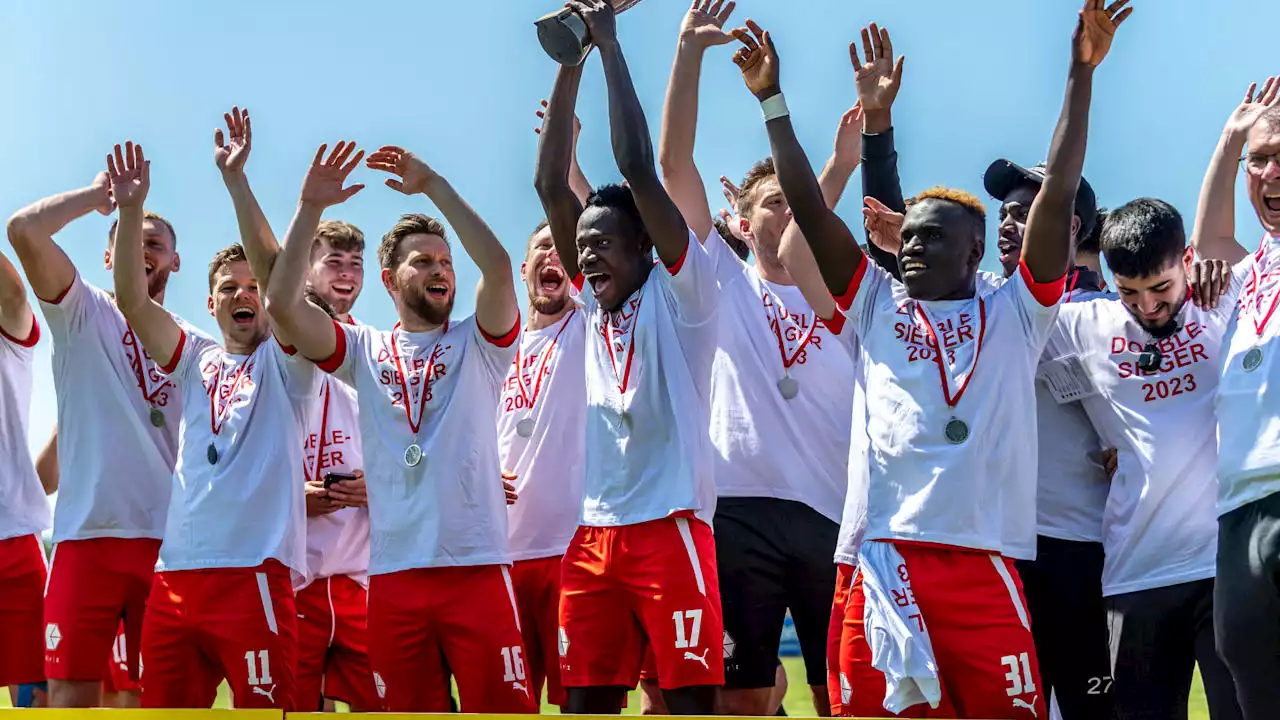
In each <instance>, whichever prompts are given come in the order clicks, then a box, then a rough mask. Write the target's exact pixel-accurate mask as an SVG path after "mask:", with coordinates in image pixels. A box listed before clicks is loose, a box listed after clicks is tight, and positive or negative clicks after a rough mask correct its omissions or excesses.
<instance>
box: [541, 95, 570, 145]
mask: <svg viewBox="0 0 1280 720" xmlns="http://www.w3.org/2000/svg"><path fill="white" fill-rule="evenodd" d="M537 115H538V120H539V121H540V122H539V124H538V127H536V128H534V129H533V132H534V133H535V134H537V135H541V134H542V126H543V125H545V124H546V121H547V101H546V100H543V101H542V103H541V104H540V105H539V107H538V112H537ZM580 134H582V121H581V120H579V119H578V116H577V115H574V116H573V144H574V145H577V144H578V135H580Z"/></svg>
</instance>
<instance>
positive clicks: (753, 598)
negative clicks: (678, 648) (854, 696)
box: [714, 498, 840, 689]
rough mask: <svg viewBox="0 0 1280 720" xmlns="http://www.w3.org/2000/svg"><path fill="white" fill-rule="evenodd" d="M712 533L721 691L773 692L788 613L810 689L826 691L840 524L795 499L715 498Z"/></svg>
mask: <svg viewBox="0 0 1280 720" xmlns="http://www.w3.org/2000/svg"><path fill="white" fill-rule="evenodd" d="M714 527H715V536H716V563H717V565H718V567H719V575H720V602H721V605H722V608H723V612H724V629H725V646H724V667H725V687H728V688H735V689H749V688H765V687H773V684H774V679H775V678H774V675H775V672H776V669H777V666H778V644H779V641H780V640H781V637H782V626H783V623H784V622H785V619H786V614H787V610H788V609H790V610H791V618H792V620H793V621H794V622H795V627H796V635H797V636H798V638H799V640H800V651H801V653H802V654H803V655H804V667H805V676H806V678H807V680H808V683H809V684H810V685H825V684H826V682H827V669H826V663H827V659H826V646H827V626H828V624H829V621H830V619H831V601H832V598H833V597H834V596H835V587H836V566H835V561H834V560H833V559H832V558H833V556H834V555H835V549H836V538H837V536H838V535H839V534H840V525H839V523H836V522H832V521H831V520H828V519H827V518H826V517H824V516H823V515H822V514H821V513H819V512H818V511H816V510H814V509H813V508H811V507H809V506H808V505H805V504H804V503H799V502H795V501H792V500H777V499H774V498H720V499H719V500H717V505H716V514H715V520H714Z"/></svg>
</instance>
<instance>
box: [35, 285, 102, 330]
mask: <svg viewBox="0 0 1280 720" xmlns="http://www.w3.org/2000/svg"><path fill="white" fill-rule="evenodd" d="M39 301H40V308H41V310H43V311H44V318H45V322H46V324H47V325H48V327H49V334H50V336H51V337H52V338H53V340H54V342H55V343H59V344H61V343H64V342H66V341H67V340H68V339H69V338H70V337H71V336H72V335H74V334H76V333H78V332H80V331H81V330H82V329H84V328H85V327H86V326H87V325H88V324H89V323H91V322H93V318H94V317H95V314H96V312H97V311H98V310H100V309H102V308H104V307H109V308H111V309H112V310H115V303H114V302H113V301H112V300H111V296H110V295H108V294H107V293H106V291H104V290H100V289H98V288H96V287H94V286H92V285H90V284H88V283H86V282H85V281H84V279H83V278H81V277H80V273H76V276H75V279H74V280H72V281H71V284H70V285H68V286H67V289H66V290H63V291H62V294H61V295H59V296H58V297H56V298H50V299H44V298H39Z"/></svg>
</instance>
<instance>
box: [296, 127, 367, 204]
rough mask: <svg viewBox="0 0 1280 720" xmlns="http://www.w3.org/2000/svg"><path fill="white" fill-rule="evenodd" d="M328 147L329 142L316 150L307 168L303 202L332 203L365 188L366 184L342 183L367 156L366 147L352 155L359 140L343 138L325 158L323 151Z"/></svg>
mask: <svg viewBox="0 0 1280 720" xmlns="http://www.w3.org/2000/svg"><path fill="white" fill-rule="evenodd" d="M328 147H329V146H328V145H321V146H320V149H319V150H317V151H316V156H315V159H314V160H312V161H311V168H310V169H309V170H307V177H306V178H305V179H304V180H303V181H302V202H304V203H308V204H314V205H319V206H321V207H331V206H333V205H338V204H340V203H344V202H346V201H347V200H348V199H349V198H350V197H351V196H352V195H355V194H356V193H358V192H360V191H361V190H363V189H364V185H352V186H350V187H345V188H344V187H343V185H344V184H345V183H346V182H347V176H348V175H350V174H351V171H352V170H354V169H355V168H356V166H357V165H359V164H360V160H361V159H363V158H364V151H363V150H361V151H360V152H358V153H356V154H355V157H354V158H353V157H351V153H352V152H353V151H355V149H356V144H355V143H354V142H351V141H345V142H340V143H338V145H337V146H336V147H334V148H333V152H331V153H329V157H328V159H326V158H325V156H324V151H325V150H326V149H327V148H328Z"/></svg>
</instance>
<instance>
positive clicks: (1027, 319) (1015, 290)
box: [989, 264, 1066, 352]
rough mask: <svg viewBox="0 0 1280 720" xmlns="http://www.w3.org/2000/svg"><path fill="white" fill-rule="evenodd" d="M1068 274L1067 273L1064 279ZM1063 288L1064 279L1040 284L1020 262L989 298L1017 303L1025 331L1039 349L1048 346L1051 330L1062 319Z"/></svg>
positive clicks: (1032, 343) (1017, 309)
mask: <svg viewBox="0 0 1280 720" xmlns="http://www.w3.org/2000/svg"><path fill="white" fill-rule="evenodd" d="M1065 277H1066V276H1065V275H1064V276H1063V278H1064V279H1065ZM1062 289H1063V284H1062V280H1058V281H1055V282H1051V283H1037V282H1036V281H1035V279H1034V278H1032V277H1031V271H1030V270H1028V269H1027V266H1026V265H1024V264H1020V265H1019V266H1018V272H1016V273H1014V274H1013V276H1012V277H1010V278H1009V279H1008V280H1005V282H1004V284H1003V285H1001V286H1000V287H999V288H997V289H996V290H995V291H994V292H992V293H991V295H990V296H989V297H991V298H992V301H994V302H1002V303H1008V304H1010V305H1012V306H1013V308H1014V310H1015V312H1016V313H1017V316H1018V318H1019V320H1020V321H1021V323H1022V331H1023V334H1024V335H1025V336H1026V338H1027V343H1028V344H1029V345H1031V346H1032V347H1033V348H1035V349H1036V350H1037V352H1038V351H1040V350H1043V349H1044V347H1045V343H1046V342H1048V339H1049V333H1050V331H1051V330H1053V325H1054V322H1055V321H1056V320H1057V318H1058V308H1059V306H1060V304H1061V300H1062Z"/></svg>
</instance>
